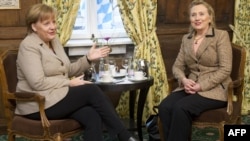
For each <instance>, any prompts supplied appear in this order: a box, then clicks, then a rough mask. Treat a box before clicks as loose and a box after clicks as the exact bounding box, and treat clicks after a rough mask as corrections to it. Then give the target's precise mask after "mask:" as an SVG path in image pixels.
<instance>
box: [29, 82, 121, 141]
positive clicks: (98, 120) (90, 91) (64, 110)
mask: <svg viewBox="0 0 250 141" xmlns="http://www.w3.org/2000/svg"><path fill="white" fill-rule="evenodd" d="M45 112H46V114H47V117H48V118H49V119H63V118H73V119H75V120H77V121H78V122H79V123H81V124H82V125H83V126H84V127H85V130H84V140H85V141H102V140H103V138H102V131H103V124H104V125H105V127H106V128H107V130H108V131H109V132H110V133H111V135H117V134H118V133H120V132H122V131H124V130H126V128H125V126H124V125H123V123H122V122H121V120H120V118H119V116H118V115H117V113H116V111H115V109H114V106H113V105H112V103H111V101H110V99H109V98H108V97H107V96H106V95H105V94H104V93H103V92H102V91H101V89H100V88H99V87H98V86H96V85H94V84H87V85H82V86H77V87H70V88H69V92H68V94H67V96H66V97H65V98H64V99H62V100H61V101H60V102H58V103H57V104H55V105H54V106H52V107H50V108H48V109H46V111H45ZM26 117H28V118H31V119H39V118H40V115H39V113H34V114H30V115H27V116H26Z"/></svg>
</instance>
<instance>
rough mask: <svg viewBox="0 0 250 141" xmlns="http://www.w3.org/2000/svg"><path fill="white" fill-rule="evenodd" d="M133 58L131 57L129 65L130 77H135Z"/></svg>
mask: <svg viewBox="0 0 250 141" xmlns="http://www.w3.org/2000/svg"><path fill="white" fill-rule="evenodd" d="M133 63H134V62H133V57H129V63H128V77H133V76H134V64H133Z"/></svg>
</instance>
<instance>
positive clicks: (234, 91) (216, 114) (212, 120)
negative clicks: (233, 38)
mask: <svg viewBox="0 0 250 141" xmlns="http://www.w3.org/2000/svg"><path fill="white" fill-rule="evenodd" d="M232 51H233V67H232V72H231V78H232V80H233V81H232V82H231V83H230V85H229V86H228V101H227V102H228V103H227V106H226V107H224V108H219V109H213V110H208V111H206V112H203V113H202V114H201V115H200V116H198V117H196V118H195V119H194V120H193V126H198V127H214V128H218V129H219V139H220V141H224V125H225V124H241V105H242V91H243V86H244V69H245V62H246V51H245V48H244V47H241V46H239V45H236V44H232ZM176 83H177V81H176V80H175V79H169V88H170V91H171V90H173V89H174V87H175V86H177V84H176ZM158 125H159V130H160V136H161V140H162V141H164V137H163V131H162V125H161V121H160V119H159V120H158ZM190 137H191V136H190Z"/></svg>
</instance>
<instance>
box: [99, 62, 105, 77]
mask: <svg viewBox="0 0 250 141" xmlns="http://www.w3.org/2000/svg"><path fill="white" fill-rule="evenodd" d="M104 71H105V66H104V58H100V63H99V78H102V75H103V74H104Z"/></svg>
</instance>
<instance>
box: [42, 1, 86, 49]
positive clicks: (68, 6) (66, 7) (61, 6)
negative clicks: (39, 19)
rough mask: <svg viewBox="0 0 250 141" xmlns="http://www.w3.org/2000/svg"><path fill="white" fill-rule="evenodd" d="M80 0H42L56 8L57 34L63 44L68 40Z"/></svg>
mask: <svg viewBox="0 0 250 141" xmlns="http://www.w3.org/2000/svg"><path fill="white" fill-rule="evenodd" d="M80 2H81V0H43V1H42V3H44V4H47V5H50V6H52V7H54V8H56V10H57V14H58V15H57V26H58V27H57V34H58V36H59V38H60V41H61V43H62V45H63V46H64V45H65V44H66V43H67V41H68V40H69V38H70V36H71V33H72V29H73V26H74V24H75V20H76V16H77V12H78V9H79V5H80Z"/></svg>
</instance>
